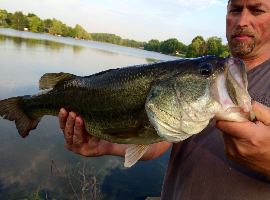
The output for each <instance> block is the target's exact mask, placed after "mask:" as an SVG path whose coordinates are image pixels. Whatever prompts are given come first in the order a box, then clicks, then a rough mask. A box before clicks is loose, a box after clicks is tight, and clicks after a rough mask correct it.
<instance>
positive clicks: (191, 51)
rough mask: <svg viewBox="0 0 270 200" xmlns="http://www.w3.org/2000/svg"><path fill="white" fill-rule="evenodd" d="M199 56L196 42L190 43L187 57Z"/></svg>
mask: <svg viewBox="0 0 270 200" xmlns="http://www.w3.org/2000/svg"><path fill="white" fill-rule="evenodd" d="M196 57H197V49H196V46H195V44H194V43H191V44H190V45H188V48H187V52H186V58H196Z"/></svg>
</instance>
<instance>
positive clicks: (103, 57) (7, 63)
mask: <svg viewBox="0 0 270 200" xmlns="http://www.w3.org/2000/svg"><path fill="white" fill-rule="evenodd" d="M172 59H176V57H171V56H166V55H162V54H158V53H154V52H148V51H144V50H138V49H132V48H127V47H120V46H115V45H110V44H103V43H98V42H89V41H81V40H75V39H69V38H60V37H55V36H51V35H44V34H35V33H29V32H22V31H16V30H12V29H4V28H0V100H2V99H5V98H9V97H14V96H20V95H30V94H35V93H37V92H39V90H38V81H39V78H40V77H41V76H42V75H43V74H44V73H47V72H67V73H72V74H76V75H82V76H85V75H90V74H93V73H96V72H99V71H103V70H106V69H112V68H119V67H124V66H129V65H137V64H145V63H149V62H154V61H158V60H172ZM169 154H170V152H167V153H166V154H164V155H163V156H161V157H159V158H157V159H155V160H153V161H148V162H138V163H137V164H135V166H133V167H132V168H129V169H127V168H124V167H123V163H124V159H123V158H119V157H115V156H103V157H99V158H83V157H82V156H80V155H76V154H75V153H73V152H70V151H68V150H67V149H66V148H65V142H64V138H63V135H62V132H61V130H60V128H59V125H58V119H57V117H53V116H45V117H43V119H42V120H41V122H40V123H39V125H38V127H37V129H36V130H34V131H31V132H30V135H29V136H28V137H27V138H25V139H22V138H21V137H20V136H19V134H18V133H17V130H16V127H15V124H14V123H13V122H9V121H7V120H3V119H2V118H0V199H22V198H26V197H29V195H30V194H32V193H34V192H36V191H38V190H39V194H41V195H42V196H43V197H44V198H45V195H47V196H48V199H52V198H56V199H65V198H67V196H66V195H68V194H69V192H68V190H67V188H66V187H65V185H64V183H63V182H62V179H61V177H60V175H59V174H58V173H57V171H56V169H55V167H53V173H51V160H54V162H55V164H56V165H57V168H58V169H59V171H60V173H61V174H62V177H63V178H64V179H65V180H66V178H67V175H66V173H65V169H66V171H67V174H68V175H69V176H70V177H71V178H70V179H71V182H72V185H73V186H74V188H78V190H80V189H81V186H80V183H79V181H78V180H76V179H75V178H72V174H74V173H77V172H78V170H79V169H81V168H82V167H80V166H78V163H83V164H84V166H85V169H87V175H89V176H90V177H91V176H93V175H97V180H98V182H99V186H100V188H101V192H102V193H103V194H104V195H105V197H104V199H125V200H126V199H145V198H146V197H147V196H160V191H161V186H162V182H163V177H164V174H165V171H166V166H167V162H168V158H169ZM90 172H91V173H90ZM75 176H77V177H78V178H79V179H80V178H82V177H81V176H80V175H79V174H75ZM63 194H64V195H63Z"/></svg>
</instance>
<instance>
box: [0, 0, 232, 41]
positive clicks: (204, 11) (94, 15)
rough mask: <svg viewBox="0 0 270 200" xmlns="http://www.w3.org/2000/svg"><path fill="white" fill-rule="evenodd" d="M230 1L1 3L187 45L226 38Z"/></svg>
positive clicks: (126, 35) (97, 28) (93, 29)
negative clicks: (199, 36) (198, 40)
mask: <svg viewBox="0 0 270 200" xmlns="http://www.w3.org/2000/svg"><path fill="white" fill-rule="evenodd" d="M227 2H228V0H166V1H165V0H144V1H143V0H0V9H5V10H7V11H8V12H11V13H14V12H15V11H22V12H23V14H25V15H27V14H28V13H34V14H36V15H37V16H38V17H40V18H41V19H47V18H50V19H52V18H56V19H57V20H60V21H62V22H63V23H64V24H66V25H68V26H71V27H74V26H75V25H76V24H79V25H81V26H83V28H84V29H85V30H86V31H88V32H90V33H113V34H116V35H118V36H120V37H121V38H123V39H134V40H137V41H145V42H148V41H149V40H150V39H158V40H159V41H164V40H167V39H169V38H176V39H178V41H180V42H183V43H184V44H190V43H191V41H192V39H193V38H194V37H196V36H197V35H201V36H203V37H204V39H207V38H209V37H212V36H217V37H221V38H222V41H223V44H226V43H227V40H226V35H225V31H226V28H225V25H226V23H225V17H226V11H227Z"/></svg>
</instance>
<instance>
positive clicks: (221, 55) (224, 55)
mask: <svg viewBox="0 0 270 200" xmlns="http://www.w3.org/2000/svg"><path fill="white" fill-rule="evenodd" d="M229 54H230V52H228V51H223V52H222V53H221V54H220V55H219V57H226V56H228V55H229Z"/></svg>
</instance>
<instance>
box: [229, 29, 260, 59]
mask: <svg viewBox="0 0 270 200" xmlns="http://www.w3.org/2000/svg"><path fill="white" fill-rule="evenodd" d="M241 33H242V34H247V35H248V36H250V37H251V40H247V41H245V42H238V41H236V39H235V36H236V35H237V34H241ZM228 43H229V46H230V50H231V53H232V54H233V55H235V56H244V55H247V54H249V53H250V52H252V51H253V49H254V48H255V35H254V34H253V33H252V32H250V31H248V30H245V29H242V28H237V29H236V30H235V31H233V32H232V33H231V34H230V36H229V40H228Z"/></svg>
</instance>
